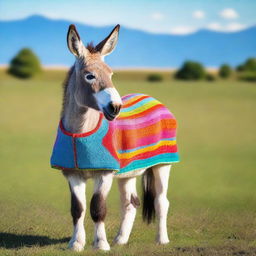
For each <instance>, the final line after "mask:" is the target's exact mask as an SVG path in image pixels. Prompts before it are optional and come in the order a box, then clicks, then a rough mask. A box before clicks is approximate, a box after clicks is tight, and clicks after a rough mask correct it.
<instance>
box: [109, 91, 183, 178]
mask: <svg viewBox="0 0 256 256" xmlns="http://www.w3.org/2000/svg"><path fill="white" fill-rule="evenodd" d="M122 101H123V107H122V109H121V112H120V115H119V116H118V118H117V119H116V120H114V121H112V122H110V126H111V127H112V129H113V130H114V136H112V138H113V139H114V140H115V147H116V154H117V156H118V160H119V164H120V170H119V172H117V175H118V174H122V173H126V172H129V171H134V170H138V169H145V168H148V167H151V166H154V165H157V164H165V163H174V162H178V160H179V159H178V153H177V145H176V126H177V122H176V119H175V117H174V115H173V114H172V113H171V112H170V111H169V110H168V109H167V108H166V107H165V106H164V105H163V104H161V103H160V102H159V101H158V100H156V99H154V98H152V97H150V96H148V95H144V94H129V95H126V96H124V97H122Z"/></svg>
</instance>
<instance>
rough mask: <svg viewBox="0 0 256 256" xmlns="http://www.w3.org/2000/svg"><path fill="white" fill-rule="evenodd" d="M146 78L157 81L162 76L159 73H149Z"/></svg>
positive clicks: (160, 79)
mask: <svg viewBox="0 0 256 256" xmlns="http://www.w3.org/2000/svg"><path fill="white" fill-rule="evenodd" d="M147 80H148V81H150V82H159V81H162V80H163V77H162V75H160V74H150V75H148V77H147Z"/></svg>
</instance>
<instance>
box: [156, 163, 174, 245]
mask: <svg viewBox="0 0 256 256" xmlns="http://www.w3.org/2000/svg"><path fill="white" fill-rule="evenodd" d="M152 169H153V173H154V180H155V193H156V195H155V201H154V205H155V210H156V216H157V218H158V232H157V239H156V240H157V242H158V243H159V244H167V243H169V238H168V234H167V213H168V208H169V201H168V199H167V190H168V181H169V175H170V169H171V166H170V165H156V166H154V167H152Z"/></svg>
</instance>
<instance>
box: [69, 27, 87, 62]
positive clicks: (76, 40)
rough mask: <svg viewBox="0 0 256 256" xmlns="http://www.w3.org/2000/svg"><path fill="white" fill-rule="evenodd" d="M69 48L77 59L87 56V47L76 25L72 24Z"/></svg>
mask: <svg viewBox="0 0 256 256" xmlns="http://www.w3.org/2000/svg"><path fill="white" fill-rule="evenodd" d="M67 43H68V48H69V50H70V51H71V53H73V54H74V55H75V56H76V57H78V58H80V57H83V56H84V54H85V47H84V45H83V42H82V41H81V39H80V36H79V34H78V32H77V30H76V27H75V25H73V24H71V25H70V26H69V29H68V34H67Z"/></svg>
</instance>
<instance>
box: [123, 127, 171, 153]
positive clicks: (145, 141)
mask: <svg viewBox="0 0 256 256" xmlns="http://www.w3.org/2000/svg"><path fill="white" fill-rule="evenodd" d="M175 137H176V129H169V130H162V132H161V133H158V134H156V135H151V136H145V137H142V138H140V139H138V140H137V143H136V145H133V146H132V148H127V147H124V146H126V145H125V144H123V145H122V148H121V150H127V149H134V148H138V147H141V146H146V145H149V144H152V143H156V142H159V141H161V140H162V139H169V138H175Z"/></svg>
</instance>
